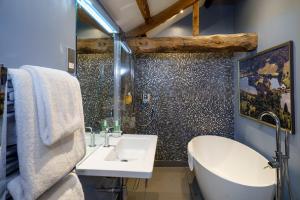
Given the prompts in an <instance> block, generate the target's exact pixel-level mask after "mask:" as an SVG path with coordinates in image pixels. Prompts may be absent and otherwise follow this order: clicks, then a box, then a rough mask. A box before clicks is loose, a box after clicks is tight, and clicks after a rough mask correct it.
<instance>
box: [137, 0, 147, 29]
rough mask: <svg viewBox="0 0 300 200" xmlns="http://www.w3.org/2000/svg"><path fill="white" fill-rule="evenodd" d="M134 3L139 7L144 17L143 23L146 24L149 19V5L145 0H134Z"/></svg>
mask: <svg viewBox="0 0 300 200" xmlns="http://www.w3.org/2000/svg"><path fill="white" fill-rule="evenodd" d="M136 3H137V5H138V7H139V9H140V12H141V14H142V15H143V17H144V20H145V23H146V24H148V23H149V21H150V20H151V15H150V10H149V5H148V1H147V0H136Z"/></svg>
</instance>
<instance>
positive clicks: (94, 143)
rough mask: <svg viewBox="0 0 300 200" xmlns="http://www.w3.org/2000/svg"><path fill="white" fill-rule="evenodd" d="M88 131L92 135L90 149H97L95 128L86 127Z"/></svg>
mask: <svg viewBox="0 0 300 200" xmlns="http://www.w3.org/2000/svg"><path fill="white" fill-rule="evenodd" d="M85 129H86V130H88V132H89V133H90V137H91V139H90V144H89V146H90V147H95V146H96V142H95V133H94V132H93V128H92V127H85Z"/></svg>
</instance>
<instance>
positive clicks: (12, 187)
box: [7, 173, 84, 200]
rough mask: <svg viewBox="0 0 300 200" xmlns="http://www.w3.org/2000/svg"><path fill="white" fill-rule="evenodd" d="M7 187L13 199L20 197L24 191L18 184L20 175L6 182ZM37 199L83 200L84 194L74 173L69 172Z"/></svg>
mask: <svg viewBox="0 0 300 200" xmlns="http://www.w3.org/2000/svg"><path fill="white" fill-rule="evenodd" d="M7 187H8V189H9V191H11V192H10V193H11V195H12V197H13V198H14V199H22V198H23V197H24V195H25V194H24V191H23V190H22V187H21V185H20V176H18V177H16V178H14V179H13V180H12V181H10V182H9V183H8V186H7ZM38 199H39V200H69V199H72V200H83V199H84V194H83V190H82V186H81V183H80V181H79V179H78V177H77V175H76V174H75V173H70V174H68V175H66V176H65V177H64V178H62V179H61V180H59V181H58V182H57V183H56V184H55V185H53V186H52V187H51V188H50V189H49V190H47V191H46V192H45V193H44V194H42V195H41V196H40V197H39V198H38Z"/></svg>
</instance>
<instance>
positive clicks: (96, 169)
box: [76, 134, 157, 179]
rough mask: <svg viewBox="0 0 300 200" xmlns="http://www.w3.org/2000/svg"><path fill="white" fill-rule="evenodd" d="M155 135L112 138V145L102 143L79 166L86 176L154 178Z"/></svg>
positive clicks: (130, 135)
mask: <svg viewBox="0 0 300 200" xmlns="http://www.w3.org/2000/svg"><path fill="white" fill-rule="evenodd" d="M156 144H157V136H156V135H139V134H124V135H122V136H121V137H119V138H113V137H112V138H110V145H111V146H110V147H103V146H101V147H99V148H98V149H97V150H95V151H94V152H92V153H91V154H90V155H89V156H88V157H87V158H86V159H85V160H83V161H81V162H80V164H79V165H77V166H76V173H77V174H79V175H85V176H105V177H124V178H146V179H147V178H151V177H152V172H153V166H154V157H155V151H156Z"/></svg>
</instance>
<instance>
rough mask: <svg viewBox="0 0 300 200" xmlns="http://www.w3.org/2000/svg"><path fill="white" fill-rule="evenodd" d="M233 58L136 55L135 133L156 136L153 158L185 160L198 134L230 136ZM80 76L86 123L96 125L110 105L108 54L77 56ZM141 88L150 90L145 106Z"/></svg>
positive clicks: (220, 55)
mask: <svg viewBox="0 0 300 200" xmlns="http://www.w3.org/2000/svg"><path fill="white" fill-rule="evenodd" d="M231 58H232V57H231V55H230V54H222V53H218V54H216V53H202V54H198V53H197V54H196V53H193V54H189V53H170V54H165V53H164V54H144V55H138V56H137V57H136V61H135V63H136V66H135V83H134V87H135V92H134V93H135V100H134V102H135V109H134V111H135V120H136V133H139V134H156V135H158V136H159V139H158V146H157V153H156V159H158V160H174V161H186V159H187V154H186V148H187V143H188V142H189V141H190V140H191V139H192V138H193V137H195V136H198V135H204V134H215V135H223V136H227V137H232V136H233V135H232V134H233V63H232V60H231ZM78 78H79V81H80V84H81V89H82V95H83V106H84V113H85V122H86V126H92V127H93V128H96V129H97V128H99V125H98V122H99V121H100V120H101V119H103V118H106V117H108V116H109V115H110V111H111V109H112V102H113V99H112V98H113V57H112V55H111V54H95V55H93V54H87V55H85V54H80V55H78ZM143 92H144V93H149V94H151V99H152V100H151V102H150V104H149V105H143V104H142V103H141V96H142V93H143ZM151 119H153V121H151ZM150 122H151V123H150Z"/></svg>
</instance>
